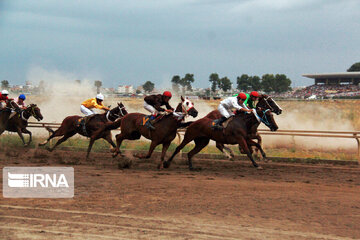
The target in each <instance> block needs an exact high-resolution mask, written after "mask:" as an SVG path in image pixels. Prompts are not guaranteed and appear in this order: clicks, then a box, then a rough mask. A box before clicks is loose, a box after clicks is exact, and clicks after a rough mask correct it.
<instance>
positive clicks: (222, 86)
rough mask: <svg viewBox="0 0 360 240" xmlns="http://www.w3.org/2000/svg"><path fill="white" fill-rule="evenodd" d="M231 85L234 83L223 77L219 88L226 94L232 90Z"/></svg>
mask: <svg viewBox="0 0 360 240" xmlns="http://www.w3.org/2000/svg"><path fill="white" fill-rule="evenodd" d="M231 84H232V82H231V81H230V79H229V78H227V77H223V78H221V79H220V80H219V88H220V89H221V90H223V91H224V92H227V91H228V90H230V89H231Z"/></svg>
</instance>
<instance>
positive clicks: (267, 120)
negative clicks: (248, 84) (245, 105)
mask: <svg viewBox="0 0 360 240" xmlns="http://www.w3.org/2000/svg"><path fill="white" fill-rule="evenodd" d="M268 111H270V109H266V110H264V111H262V112H263V117H260V116H259V115H258V114H257V112H256V110H255V109H254V110H253V113H254V115H255V117H256V119H257V120H258V122H263V123H264V124H265V125H266V126H268V127H270V125H271V124H270V122H269V119H268V117H267V116H266V113H267V112H268Z"/></svg>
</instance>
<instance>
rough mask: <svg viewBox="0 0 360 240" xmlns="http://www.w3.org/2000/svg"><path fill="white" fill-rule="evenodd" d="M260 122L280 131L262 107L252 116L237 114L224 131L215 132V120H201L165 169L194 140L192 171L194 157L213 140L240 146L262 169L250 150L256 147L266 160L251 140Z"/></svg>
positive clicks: (195, 124) (191, 154)
mask: <svg viewBox="0 0 360 240" xmlns="http://www.w3.org/2000/svg"><path fill="white" fill-rule="evenodd" d="M260 121H261V122H263V123H264V124H265V125H266V126H267V127H269V128H270V130H271V131H276V130H277V129H278V126H277V124H276V122H275V120H274V118H273V115H272V113H271V111H270V110H269V109H263V108H260V107H257V108H256V109H253V112H252V113H251V114H245V113H238V114H236V115H235V116H234V117H233V119H232V121H231V122H229V124H228V126H227V127H226V128H225V129H224V130H223V131H218V130H214V129H213V128H212V123H213V119H211V118H207V117H204V118H201V119H199V120H197V121H195V122H194V123H192V124H191V125H190V126H189V127H188V128H187V129H186V132H185V136H184V139H183V141H182V142H181V144H180V145H179V146H178V147H177V148H176V150H175V152H174V153H173V154H172V156H171V157H170V158H169V160H168V161H165V162H164V167H165V168H168V167H169V166H170V163H171V161H172V160H173V158H174V157H175V155H176V154H178V153H179V152H180V150H181V149H183V148H184V147H185V145H187V144H188V143H189V142H191V141H193V140H194V142H195V147H194V148H193V149H192V150H191V151H190V152H189V153H188V164H189V169H190V170H195V168H193V165H192V157H193V156H194V155H195V154H197V153H198V152H200V151H201V150H202V149H203V148H204V147H206V146H207V145H208V144H209V141H210V139H211V140H214V141H216V142H217V143H218V144H222V145H224V144H232V145H234V144H238V145H239V149H240V150H241V149H242V150H243V151H244V153H246V154H247V156H248V158H249V159H250V160H251V162H252V164H253V166H254V167H256V168H260V169H261V167H259V165H258V164H257V163H256V162H255V161H254V159H253V157H252V150H251V148H249V146H252V145H253V146H256V147H257V148H258V149H259V150H260V152H261V154H262V155H263V157H264V158H266V154H265V152H264V151H263V149H262V148H261V146H260V145H259V144H258V143H256V142H254V141H253V140H251V138H250V135H251V131H252V129H253V127H254V126H258V125H259V122H260Z"/></svg>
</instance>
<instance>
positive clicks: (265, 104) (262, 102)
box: [256, 94, 282, 115]
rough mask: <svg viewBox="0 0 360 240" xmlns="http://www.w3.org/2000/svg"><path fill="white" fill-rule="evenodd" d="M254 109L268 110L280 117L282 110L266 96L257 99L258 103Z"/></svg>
mask: <svg viewBox="0 0 360 240" xmlns="http://www.w3.org/2000/svg"><path fill="white" fill-rule="evenodd" d="M256 107H261V108H263V109H269V110H270V111H272V112H273V113H275V114H276V115H280V114H281V113H282V108H281V107H280V106H279V105H278V104H277V103H276V102H275V100H274V99H272V98H271V97H269V96H268V95H266V94H262V95H261V96H260V98H259V102H258V103H257V104H256Z"/></svg>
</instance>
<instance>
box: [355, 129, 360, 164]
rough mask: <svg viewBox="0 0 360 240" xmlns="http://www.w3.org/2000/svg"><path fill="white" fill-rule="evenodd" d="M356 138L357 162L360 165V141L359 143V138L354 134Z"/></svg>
mask: <svg viewBox="0 0 360 240" xmlns="http://www.w3.org/2000/svg"><path fill="white" fill-rule="evenodd" d="M354 137H355V139H356V142H357V145H358V152H357V160H358V163H359V165H360V141H359V138H358V136H357V134H356V133H354Z"/></svg>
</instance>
